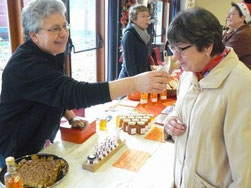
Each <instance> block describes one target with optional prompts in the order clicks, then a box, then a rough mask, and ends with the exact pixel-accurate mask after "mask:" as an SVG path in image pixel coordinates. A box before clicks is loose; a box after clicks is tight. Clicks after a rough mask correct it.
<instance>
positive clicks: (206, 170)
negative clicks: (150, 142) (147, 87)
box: [170, 49, 251, 188]
mask: <svg viewBox="0 0 251 188" xmlns="http://www.w3.org/2000/svg"><path fill="white" fill-rule="evenodd" d="M170 116H176V117H178V118H179V120H180V121H182V122H183V123H185V125H186V131H185V133H184V134H183V135H182V136H179V137H176V138H174V140H175V144H176V149H175V164H174V182H175V187H182V188H202V187H207V188H213V187H219V188H226V187H231V188H248V187H249V188H250V187H251V71H250V70H249V69H248V68H247V67H246V66H245V65H244V64H243V63H242V62H240V61H239V60H238V57H237V55H236V54H235V53H234V51H233V50H232V49H231V51H230V53H229V54H228V55H227V56H226V57H225V58H224V60H223V61H222V62H220V63H219V64H218V65H217V66H216V67H215V68H214V69H213V70H212V71H211V72H210V73H209V74H208V75H207V76H206V77H205V78H203V79H202V80H200V81H199V82H198V80H197V78H196V77H195V76H194V74H193V73H191V72H184V73H183V75H182V77H181V81H180V86H179V91H178V98H177V103H176V106H175V111H174V112H173V113H172V114H170Z"/></svg>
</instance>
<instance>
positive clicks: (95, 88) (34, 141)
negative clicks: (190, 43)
mask: <svg viewBox="0 0 251 188" xmlns="http://www.w3.org/2000/svg"><path fill="white" fill-rule="evenodd" d="M65 13H66V8H65V5H64V4H63V2H62V1H61V0H33V1H31V2H30V3H29V4H28V5H27V7H25V8H24V9H23V11H22V24H23V32H24V35H25V38H26V42H25V43H24V44H22V45H21V46H19V47H18V48H17V50H16V51H15V53H14V54H13V55H12V57H11V58H10V60H9V62H8V64H7V66H6V67H5V69H4V72H3V83H2V93H1V103H0V162H1V163H0V166H3V165H4V158H5V157H7V156H9V155H13V156H14V157H20V156H23V155H26V154H32V153H37V152H39V151H40V150H41V149H42V148H43V146H44V144H45V141H46V140H47V139H51V140H52V139H53V138H54V136H55V133H56V132H57V130H58V128H59V124H60V119H61V117H62V116H63V115H64V116H65V117H66V118H67V119H68V120H71V124H72V126H78V125H82V124H83V123H87V122H86V121H82V120H79V119H77V118H75V115H74V113H73V112H72V111H71V109H73V108H85V107H89V106H91V105H95V104H99V103H105V102H108V101H111V100H112V99H116V98H117V97H119V96H122V95H126V94H128V93H131V92H135V91H141V92H161V91H162V90H163V89H164V88H165V83H167V76H168V75H167V73H164V72H157V71H156V72H147V73H144V74H141V75H138V76H134V77H129V78H125V79H121V80H117V81H112V82H102V83H87V82H78V81H76V80H74V79H72V78H70V77H68V76H67V75H65V74H64V69H63V62H64V51H65V49H66V44H67V41H68V37H69V29H70V27H69V25H68V23H67V22H66V19H65Z"/></svg>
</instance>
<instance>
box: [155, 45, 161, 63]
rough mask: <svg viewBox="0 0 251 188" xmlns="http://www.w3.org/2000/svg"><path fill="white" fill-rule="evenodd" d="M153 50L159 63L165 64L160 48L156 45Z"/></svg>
mask: <svg viewBox="0 0 251 188" xmlns="http://www.w3.org/2000/svg"><path fill="white" fill-rule="evenodd" d="M153 52H154V55H155V58H156V63H157V65H163V62H162V59H161V54H160V50H159V48H158V47H154V48H153Z"/></svg>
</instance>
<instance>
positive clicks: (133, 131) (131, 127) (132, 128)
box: [128, 121, 137, 135]
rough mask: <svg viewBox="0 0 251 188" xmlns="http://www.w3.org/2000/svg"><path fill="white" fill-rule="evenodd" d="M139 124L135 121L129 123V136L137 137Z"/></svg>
mask: <svg viewBox="0 0 251 188" xmlns="http://www.w3.org/2000/svg"><path fill="white" fill-rule="evenodd" d="M136 128H137V124H136V122H135V121H130V122H128V134H130V135H135V134H136Z"/></svg>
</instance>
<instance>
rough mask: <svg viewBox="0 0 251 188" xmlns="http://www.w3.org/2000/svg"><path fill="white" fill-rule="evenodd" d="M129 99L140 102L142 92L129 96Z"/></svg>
mask: <svg viewBox="0 0 251 188" xmlns="http://www.w3.org/2000/svg"><path fill="white" fill-rule="evenodd" d="M127 97H128V99H130V100H133V101H140V92H134V93H130V94H128V95H127Z"/></svg>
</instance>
